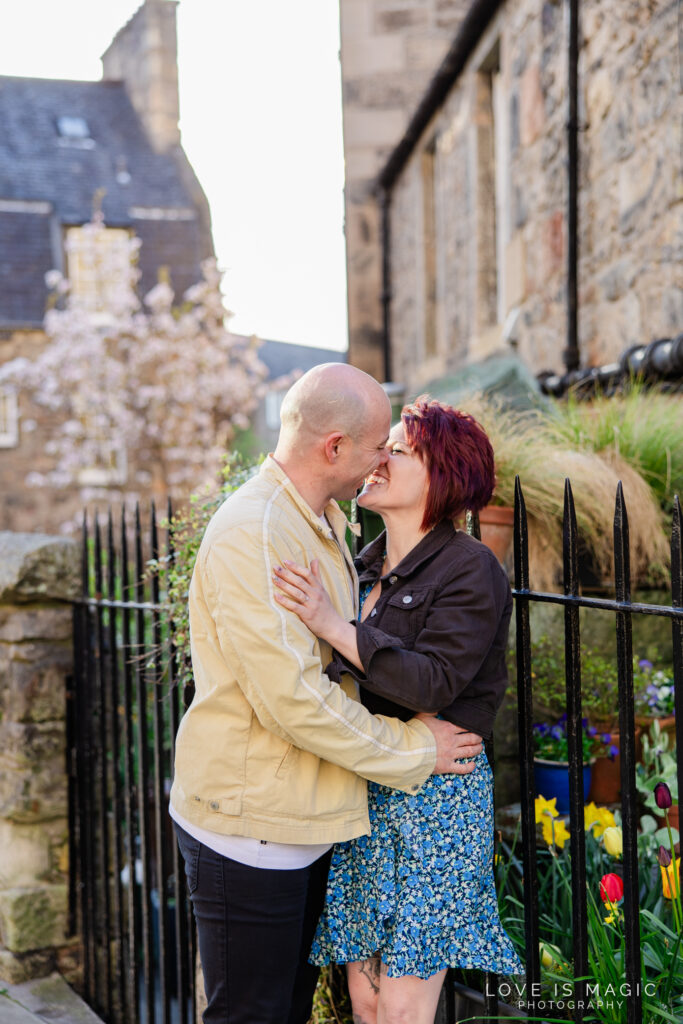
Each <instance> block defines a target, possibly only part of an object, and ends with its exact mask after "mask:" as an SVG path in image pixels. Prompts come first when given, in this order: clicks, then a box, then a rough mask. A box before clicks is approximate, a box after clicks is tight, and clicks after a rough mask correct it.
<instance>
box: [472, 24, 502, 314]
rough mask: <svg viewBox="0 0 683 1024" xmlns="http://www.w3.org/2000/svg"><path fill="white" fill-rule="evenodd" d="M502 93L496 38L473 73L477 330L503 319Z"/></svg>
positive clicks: (498, 47) (498, 50)
mask: <svg viewBox="0 0 683 1024" xmlns="http://www.w3.org/2000/svg"><path fill="white" fill-rule="evenodd" d="M505 109H506V98H505V93H504V86H503V77H502V75H501V70H500V43H499V42H498V41H497V42H496V43H495V45H494V46H493V47H492V49H491V50H490V52H489V54H488V56H487V57H486V59H485V60H484V61H483V62H482V64H481V67H480V68H479V74H478V76H477V117H476V122H477V129H476V130H477V321H478V327H479V333H480V334H481V333H482V332H484V331H485V330H486V329H487V328H489V327H492V326H494V325H496V324H502V323H503V321H504V320H505V279H504V268H505V247H506V244H507V242H508V240H509V197H508V180H509V178H508V163H509V161H508V157H507V154H508V148H509V147H508V137H507V119H506V117H505Z"/></svg>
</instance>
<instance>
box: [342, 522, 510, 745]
mask: <svg viewBox="0 0 683 1024" xmlns="http://www.w3.org/2000/svg"><path fill="white" fill-rule="evenodd" d="M384 551H385V534H384V533H382V534H380V536H379V537H378V538H377V539H376V540H374V541H372V543H370V544H368V545H367V547H365V548H364V549H363V550H362V551H361V553H360V555H358V557H357V558H356V563H355V564H356V569H357V571H358V576H359V583H360V587H361V591H362V589H363V588H364V587H366V586H367V584H369V583H374V582H376V580H377V578H378V577H379V575H380V573H381V570H382V561H383V559H384ZM511 614H512V594H511V592H510V584H509V582H508V579H507V576H506V574H505V572H504V571H503V569H502V567H501V565H500V563H499V562H498V560H497V559H496V557H495V555H494V554H493V553H492V552H491V551H490V550H489V548H487V547H486V546H485V545H484V544H481V543H480V542H479V541H477V540H475V539H474V538H473V537H470V536H468V535H467V534H466V533H463V532H462V531H460V530H456V529H455V528H454V527H453V524H452V523H451V522H450V521H449V520H445V521H443V522H441V523H439V524H438V526H436V527H434V529H433V530H431V531H430V533H428V534H427V535H426V536H425V537H423V538H422V540H421V541H420V543H419V544H417V545H416V547H414V548H413V550H412V551H411V552H409V554H408V555H406V557H405V558H404V559H403V561H402V562H400V563H399V564H398V565H397V566H395V567H394V568H393V569H392V571H391V572H390V573H388V574H387V575H386V576H383V577H382V591H381V594H380V596H379V598H378V600H377V603H376V604H375V606H374V608H373V609H372V611H371V612H370V615H369V616H368V618H367V619H366V620H365V621H364V622H357V623H356V629H357V632H358V653H359V655H360V659H361V661H362V663H363V668H364V670H365V671H364V672H362V671H360V669H357V668H356V667H355V666H353V665H352V664H351V663H350V662H348V661H346V659H344V658H342V657H341V656H340V655H339V654H336V653H335V658H334V660H333V662H332V663H331V665H330V666H329V667H328V669H327V672H328V675H329V676H330V677H331V678H333V679H336V680H338V681H339V680H340V679H341V673H343V672H349V673H351V675H353V676H354V677H355V679H356V680H357V681H358V683H359V684H360V688H361V700H362V701H363V704H365V706H366V707H367V708H368V709H369V710H370V711H372V712H373V713H374V714H381V715H393V716H395V717H396V718H401V719H402V720H403V721H405V720H406V719H408V718H410V717H411V715H412V714H413V713H414V712H416V711H433V712H439V713H440V714H441V716H442V717H443V718H446V719H448V721H450V722H454V723H455V724H456V725H460V726H463V727H464V728H466V729H471V730H473V731H474V732H477V733H479V734H480V735H481V736H483V737H484V738H485V739H489V738H490V736H491V733H492V730H493V721H494V718H495V716H496V712H497V711H498V708H499V706H500V704H501V701H502V699H503V694H504V693H505V688H506V685H507V670H506V667H505V651H506V647H507V636H508V627H509V624H510V616H511Z"/></svg>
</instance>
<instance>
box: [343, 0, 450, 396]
mask: <svg viewBox="0 0 683 1024" xmlns="http://www.w3.org/2000/svg"><path fill="white" fill-rule="evenodd" d="M468 7H469V2H468V0H340V14H341V63H342V87H343V109H344V155H345V161H346V189H345V212H346V263H347V277H348V309H349V362H351V363H354V364H355V365H356V366H360V367H361V368H362V369H364V370H366V371H367V372H368V373H372V374H373V375H374V376H375V377H377V378H378V379H379V380H382V379H383V377H384V365H383V359H382V309H381V305H380V299H379V296H380V292H381V288H382V280H381V248H380V230H381V228H380V220H379V215H378V209H377V203H376V201H375V199H374V198H373V197H372V194H371V190H372V185H373V182H374V180H375V177H376V176H377V174H378V173H379V171H380V170H381V168H382V166H383V164H384V162H385V160H386V159H387V157H388V156H389V154H390V152H391V150H392V149H393V148H394V146H395V145H397V143H398V142H399V140H400V138H401V136H402V135H403V132H404V131H405V129H406V127H407V125H408V121H409V120H410V116H411V115H412V113H413V110H414V109H415V107H416V106H417V104H418V102H419V100H420V97H421V95H422V93H423V92H424V90H425V89H426V87H427V85H428V83H429V80H430V78H431V77H432V74H433V73H434V71H435V70H436V67H437V66H438V64H439V62H440V61H441V60H442V58H443V56H444V54H445V52H446V50H447V49H448V46H449V44H450V42H451V39H452V38H453V36H454V34H455V31H456V29H457V27H458V25H459V24H460V22H461V20H462V18H463V16H464V13H465V12H466V10H467V8H468Z"/></svg>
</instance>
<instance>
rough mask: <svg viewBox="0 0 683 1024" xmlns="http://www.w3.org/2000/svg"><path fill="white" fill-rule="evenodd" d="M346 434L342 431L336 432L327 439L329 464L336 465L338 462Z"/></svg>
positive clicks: (326, 455) (326, 456) (326, 450)
mask: <svg viewBox="0 0 683 1024" xmlns="http://www.w3.org/2000/svg"><path fill="white" fill-rule="evenodd" d="M344 436H345V435H344V434H343V433H342V431H340V430H335V431H334V432H333V433H332V434H328V435H327V437H326V438H325V441H324V445H325V458H326V459H327V461H328V462H330V463H334V462H336V461H337V458H338V456H339V452H340V449H341V445H342V442H343V440H344Z"/></svg>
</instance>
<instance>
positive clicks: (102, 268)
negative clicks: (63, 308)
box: [65, 224, 131, 315]
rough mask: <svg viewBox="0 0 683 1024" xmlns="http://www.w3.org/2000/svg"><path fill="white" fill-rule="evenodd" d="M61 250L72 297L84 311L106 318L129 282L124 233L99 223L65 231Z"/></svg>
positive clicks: (119, 229)
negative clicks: (65, 258) (64, 240)
mask: <svg viewBox="0 0 683 1024" xmlns="http://www.w3.org/2000/svg"><path fill="white" fill-rule="evenodd" d="M65 248H66V257H67V273H68V276H69V280H70V282H71V295H72V297H73V298H74V299H76V300H77V301H78V302H79V304H80V305H82V306H83V307H85V309H88V310H90V311H91V312H93V313H102V314H103V315H106V313H107V312H108V311H110V310H111V308H112V304H113V303H114V301H115V297H116V293H117V291H118V290H119V289H120V288H121V286H122V285H125V284H126V282H128V281H130V275H131V250H130V235H129V233H128V231H127V230H126V229H125V228H108V227H104V226H102V225H99V224H98V225H92V224H87V225H85V226H84V227H73V228H67V231H66V244H65Z"/></svg>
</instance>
